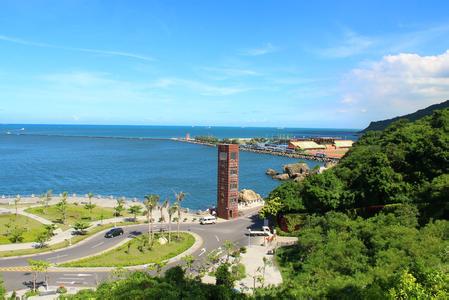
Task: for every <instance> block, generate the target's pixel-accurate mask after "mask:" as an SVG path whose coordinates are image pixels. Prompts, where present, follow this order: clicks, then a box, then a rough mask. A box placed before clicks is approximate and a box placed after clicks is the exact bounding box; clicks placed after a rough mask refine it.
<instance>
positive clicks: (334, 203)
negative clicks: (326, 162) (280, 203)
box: [301, 170, 344, 212]
mask: <svg viewBox="0 0 449 300" xmlns="http://www.w3.org/2000/svg"><path fill="white" fill-rule="evenodd" d="M301 195H302V199H303V202H304V205H305V207H306V208H307V210H308V211H309V212H326V211H329V210H333V209H336V208H338V207H339V206H340V204H341V201H342V198H343V197H344V191H343V183H342V182H341V180H340V179H339V178H338V177H336V176H335V174H334V173H333V172H332V170H327V171H325V172H323V173H322V174H316V175H313V176H309V177H307V178H306V179H305V180H304V181H303V189H302V194H301Z"/></svg>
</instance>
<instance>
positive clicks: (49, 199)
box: [44, 190, 53, 214]
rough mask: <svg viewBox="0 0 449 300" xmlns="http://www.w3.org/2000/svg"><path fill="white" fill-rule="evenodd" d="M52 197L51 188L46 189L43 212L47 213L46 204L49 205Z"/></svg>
mask: <svg viewBox="0 0 449 300" xmlns="http://www.w3.org/2000/svg"><path fill="white" fill-rule="evenodd" d="M52 197H53V191H52V190H48V191H47V192H46V193H45V198H44V213H45V214H47V208H48V205H49V203H50V201H51V198H52Z"/></svg>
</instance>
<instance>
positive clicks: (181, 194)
mask: <svg viewBox="0 0 449 300" xmlns="http://www.w3.org/2000/svg"><path fill="white" fill-rule="evenodd" d="M185 197H186V194H185V193H184V192H179V193H175V198H176V203H177V205H178V220H177V223H178V233H177V236H178V239H179V222H180V221H181V202H182V200H184V198H185Z"/></svg>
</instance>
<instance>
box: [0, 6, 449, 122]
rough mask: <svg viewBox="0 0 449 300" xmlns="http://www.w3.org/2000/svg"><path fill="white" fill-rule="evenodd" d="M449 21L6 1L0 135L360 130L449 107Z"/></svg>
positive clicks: (388, 12)
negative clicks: (71, 127)
mask: <svg viewBox="0 0 449 300" xmlns="http://www.w3.org/2000/svg"><path fill="white" fill-rule="evenodd" d="M333 2H338V3H333ZM448 11H449V3H448V2H447V1H410V0H409V1H372V3H371V4H369V3H367V1H332V2H331V1H275V0H273V1H262V0H252V1H249V0H248V1H242V0H237V1H228V0H227V1H94V0H87V1H5V0H2V1H0V123H57V124H149V125H150V124H156V125H161V124H163V125H234V126H276V127H278V126H283V127H337V128H362V127H364V126H366V125H367V124H368V123H369V122H370V121H371V120H378V119H383V118H388V117H392V116H396V115H399V114H405V113H409V112H412V111H414V110H416V109H419V108H422V107H425V106H427V105H430V104H433V103H438V102H442V101H443V100H446V99H448V98H449V52H447V51H448V49H449V14H448Z"/></svg>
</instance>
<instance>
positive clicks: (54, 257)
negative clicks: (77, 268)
mask: <svg viewBox="0 0 449 300" xmlns="http://www.w3.org/2000/svg"><path fill="white" fill-rule="evenodd" d="M66 256H69V255H68V254H64V255H58V256H53V257H49V258H47V260H50V259H58V258H61V257H66Z"/></svg>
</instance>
